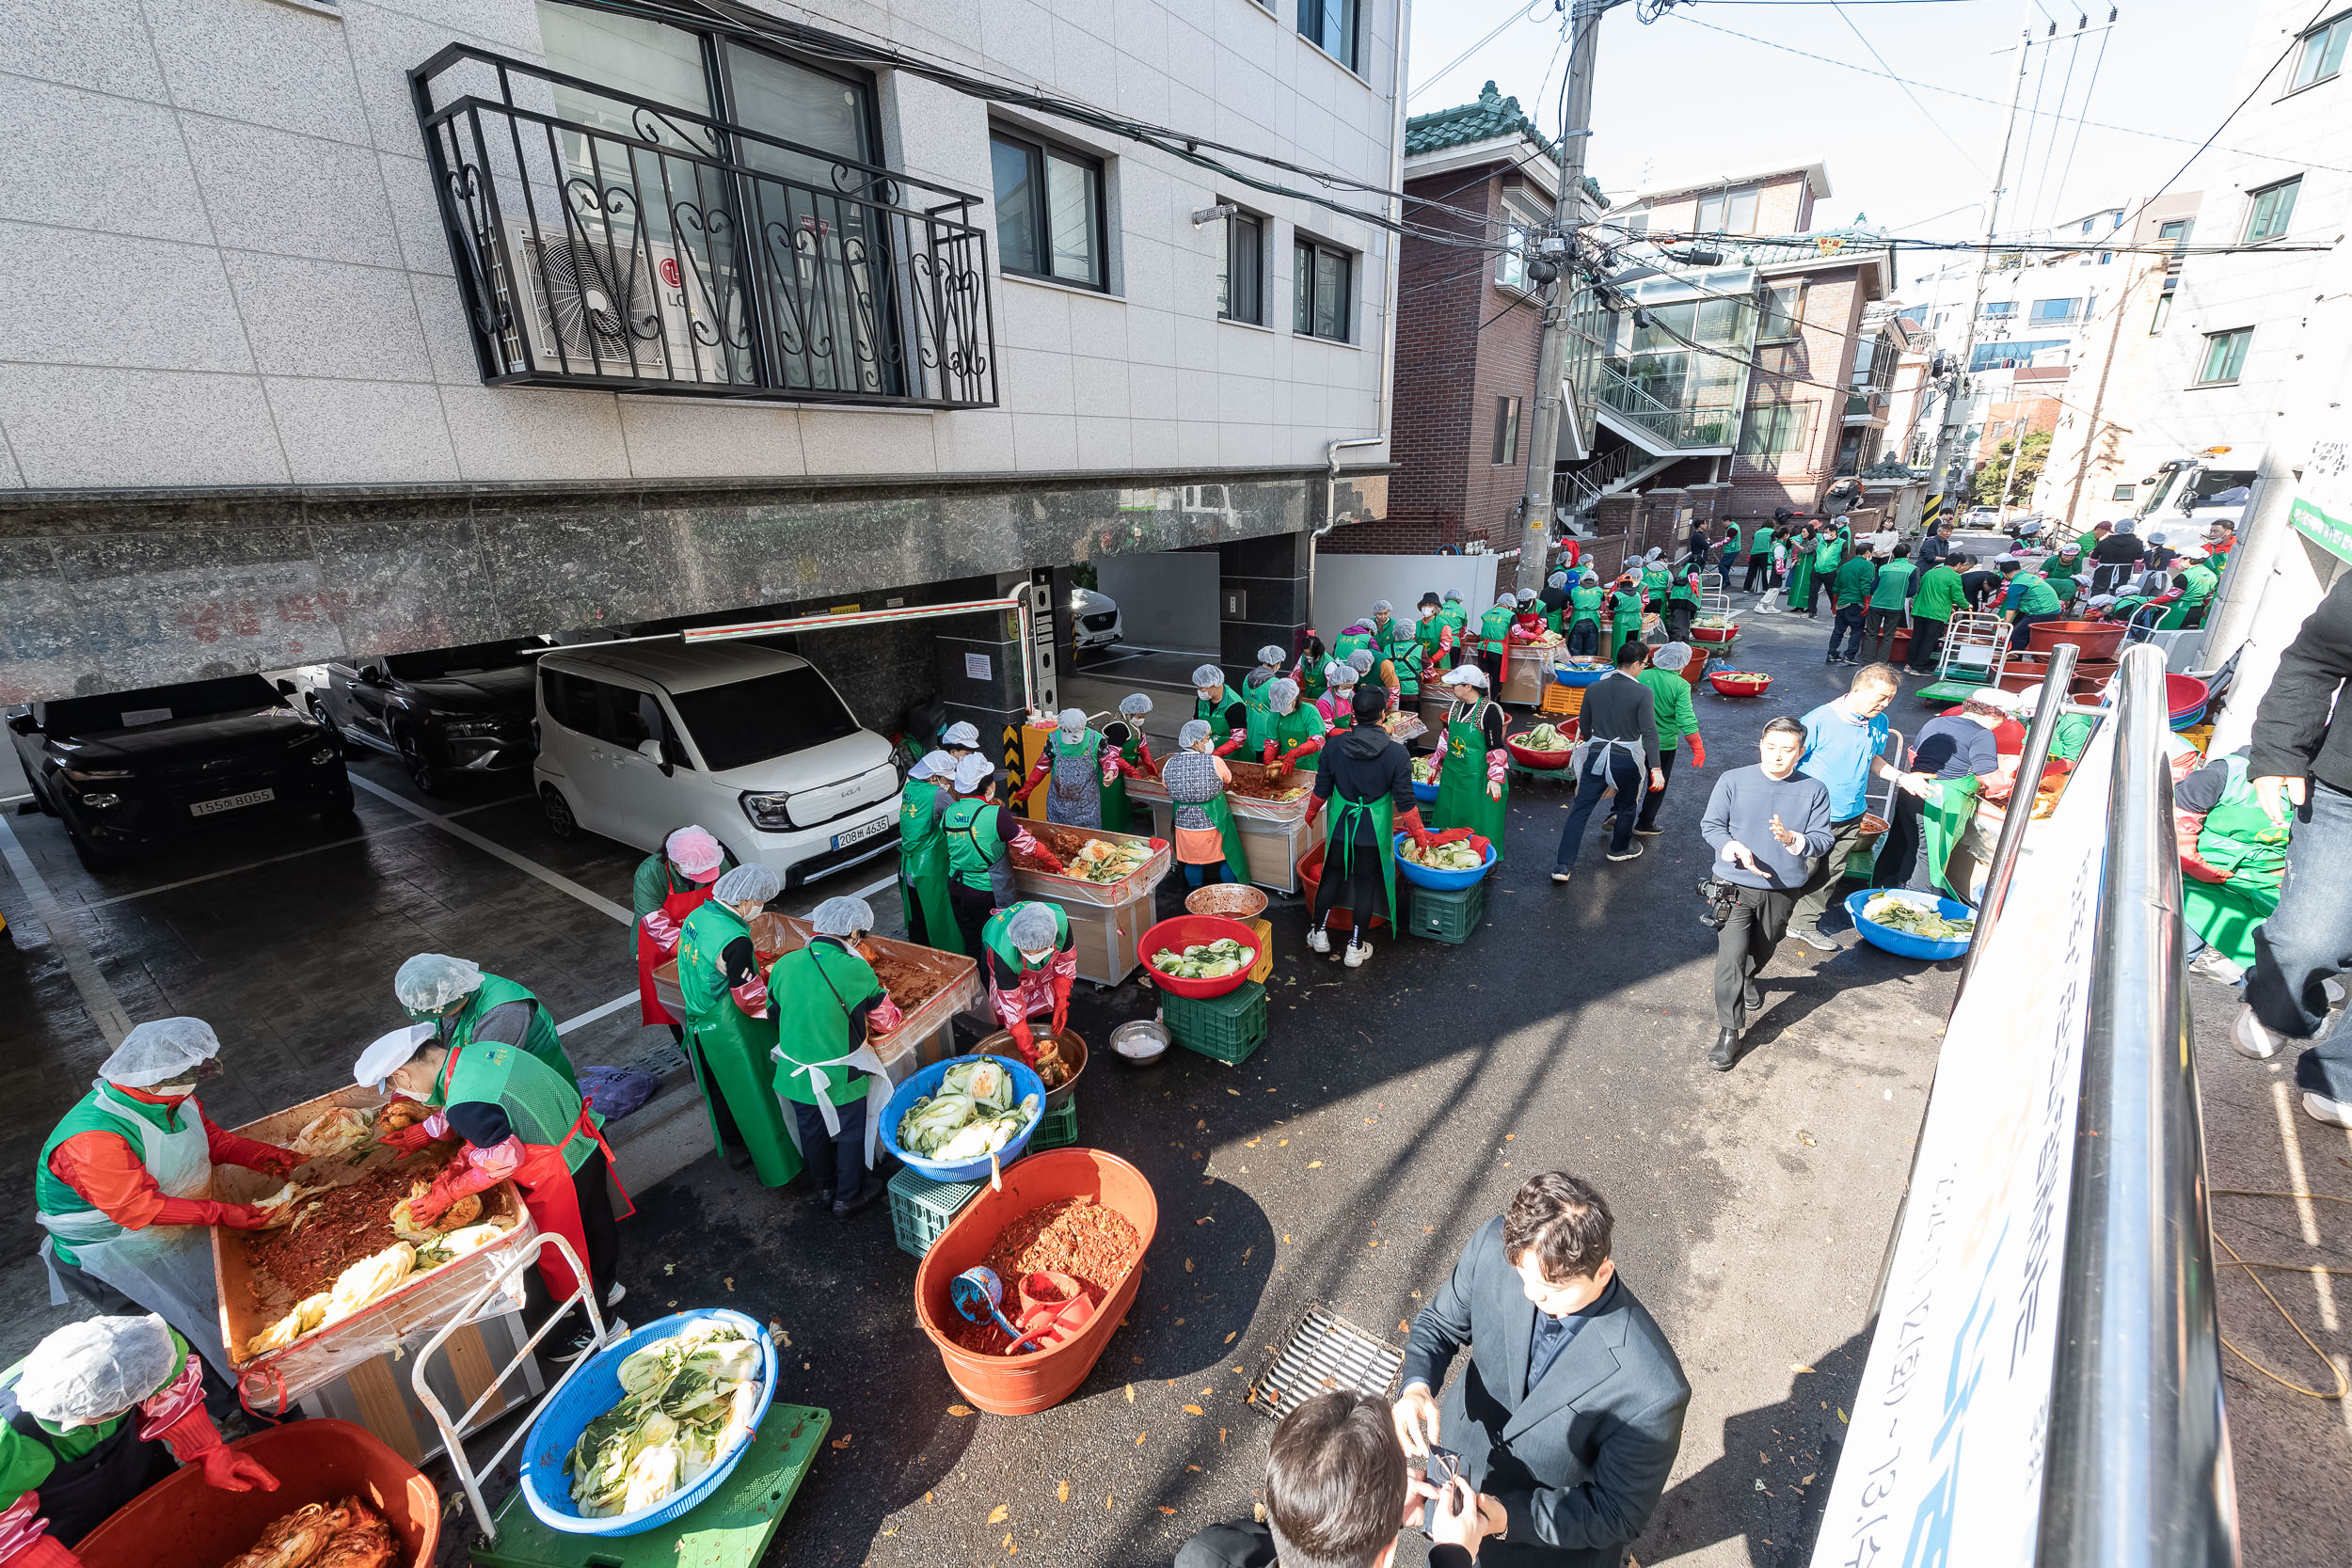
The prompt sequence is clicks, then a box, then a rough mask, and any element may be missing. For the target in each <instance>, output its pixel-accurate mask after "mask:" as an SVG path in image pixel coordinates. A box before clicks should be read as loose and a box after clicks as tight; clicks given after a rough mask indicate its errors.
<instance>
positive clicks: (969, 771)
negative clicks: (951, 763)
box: [956, 752, 996, 795]
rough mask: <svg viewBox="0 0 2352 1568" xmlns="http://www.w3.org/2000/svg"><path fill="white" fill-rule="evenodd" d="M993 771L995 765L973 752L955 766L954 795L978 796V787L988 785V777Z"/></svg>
mask: <svg viewBox="0 0 2352 1568" xmlns="http://www.w3.org/2000/svg"><path fill="white" fill-rule="evenodd" d="M995 770H996V765H995V764H993V763H992V762H990V761H989V760H988V759H987V758H986V757H984V756H982V755H980V753H979V752H973V753H972V754H971V755H970V756H968V757H965V758H963V759H962V760H961V761H960V762H958V763H957V764H956V793H957V794H959V795H977V794H978V793H979V789H980V785H982V784H986V783H988V776H989V775H990V774H991V773H993V772H994V771H995Z"/></svg>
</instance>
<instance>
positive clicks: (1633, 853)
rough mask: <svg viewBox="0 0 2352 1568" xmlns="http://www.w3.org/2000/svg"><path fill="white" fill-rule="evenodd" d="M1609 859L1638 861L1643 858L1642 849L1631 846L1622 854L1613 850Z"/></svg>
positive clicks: (1636, 845)
mask: <svg viewBox="0 0 2352 1568" xmlns="http://www.w3.org/2000/svg"><path fill="white" fill-rule="evenodd" d="M1609 858H1610V859H1611V860H1613V861H1638V860H1640V859H1641V858H1642V847H1641V846H1640V845H1638V844H1629V845H1627V846H1626V847H1625V848H1624V850H1623V851H1622V852H1620V851H1618V850H1615V849H1612V850H1611V851H1609Z"/></svg>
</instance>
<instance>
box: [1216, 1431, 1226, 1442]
mask: <svg viewBox="0 0 2352 1568" xmlns="http://www.w3.org/2000/svg"><path fill="white" fill-rule="evenodd" d="M1216 1440H1217V1441H1218V1442H1220V1443H1222V1442H1224V1441H1225V1429H1224V1428H1223V1427H1219V1428H1217V1429H1216Z"/></svg>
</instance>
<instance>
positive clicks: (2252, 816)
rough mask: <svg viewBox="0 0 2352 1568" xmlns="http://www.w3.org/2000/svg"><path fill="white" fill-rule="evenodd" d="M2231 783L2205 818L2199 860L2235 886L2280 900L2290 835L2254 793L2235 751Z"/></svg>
mask: <svg viewBox="0 0 2352 1568" xmlns="http://www.w3.org/2000/svg"><path fill="white" fill-rule="evenodd" d="M2221 761H2222V765H2223V766H2224V767H2226V768H2228V769H2229V770H2230V782H2229V784H2227V785H2226V786H2224V788H2223V789H2222V792H2221V799H2220V800H2217V801H2216V802H2215V803H2214V808H2213V810H2211V811H2209V812H2207V813H2206V814H2205V823H2204V826H2203V827H2202V828H2201V829H2200V830H2199V832H2198V834H2197V858H2198V859H2199V860H2201V861H2203V862H2204V863H2206V864H2207V865H2210V866H2212V867H2213V868H2214V869H2215V870H2216V871H2223V872H2227V873H2229V878H2230V882H2231V885H2233V886H2235V887H2240V888H2243V889H2245V890H2247V891H2249V892H2260V893H2266V894H2268V895H2270V896H2271V897H2273V898H2276V897H2277V896H2278V894H2279V881H2280V878H2282V877H2284V876H2285V875H2286V868H2287V830H2286V829H2284V828H2280V827H2277V826H2275V825H2273V824H2272V822H2271V820H2270V816H2269V815H2268V814H2267V813H2266V812H2265V811H2264V810H2263V809H2262V805H2261V803H2260V800H2259V799H2258V798H2257V797H2256V795H2255V794H2254V784H2253V781H2252V780H2251V778H2250V777H2249V775H2248V772H2247V765H2246V758H2245V757H2243V756H2240V755H2239V754H2238V753H2236V752H2231V753H2230V754H2229V755H2228V756H2226V757H2223V758H2222V759H2221Z"/></svg>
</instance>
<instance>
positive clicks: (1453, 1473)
mask: <svg viewBox="0 0 2352 1568" xmlns="http://www.w3.org/2000/svg"><path fill="white" fill-rule="evenodd" d="M1461 1473H1462V1456H1461V1455H1460V1454H1458V1453H1455V1452H1454V1450H1453V1449H1441V1448H1438V1446H1437V1445H1436V1444H1434V1443H1432V1444H1431V1445H1430V1446H1429V1462H1428V1464H1427V1465H1423V1466H1422V1480H1424V1481H1428V1482H1429V1484H1430V1485H1432V1486H1434V1487H1436V1488H1437V1489H1438V1491H1439V1492H1443V1491H1444V1490H1445V1489H1446V1488H1447V1487H1448V1486H1449V1485H1451V1484H1453V1481H1454V1478H1455V1477H1457V1476H1459V1475H1460V1474H1461ZM1437 1523H1438V1499H1437V1498H1435V1497H1432V1498H1430V1499H1429V1500H1428V1501H1427V1502H1425V1503H1422V1505H1421V1533H1422V1535H1424V1536H1426V1535H1428V1534H1429V1532H1430V1530H1431V1529H1432V1528H1435V1527H1436V1525H1437Z"/></svg>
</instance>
